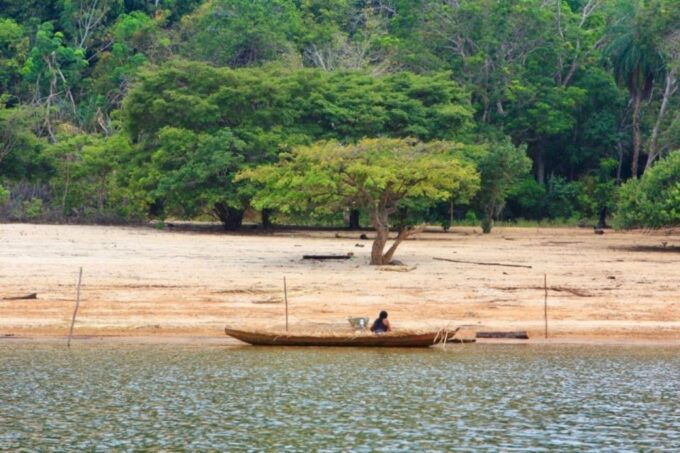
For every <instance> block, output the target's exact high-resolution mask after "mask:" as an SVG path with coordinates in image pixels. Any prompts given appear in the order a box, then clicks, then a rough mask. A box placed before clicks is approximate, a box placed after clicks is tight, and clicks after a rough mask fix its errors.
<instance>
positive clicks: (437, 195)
mask: <svg viewBox="0 0 680 453" xmlns="http://www.w3.org/2000/svg"><path fill="white" fill-rule="evenodd" d="M455 148H456V145H454V144H453V143H450V142H430V143H422V142H419V141H417V140H414V139H408V138H407V139H388V138H382V139H364V140H360V141H359V142H357V143H356V144H351V145H342V144H339V143H337V142H320V143H316V144H314V145H311V146H302V147H298V148H295V150H293V152H292V153H290V154H284V155H282V156H281V159H280V160H279V162H277V163H276V164H270V165H265V166H261V167H258V168H255V169H252V170H246V171H244V172H242V173H241V175H240V176H239V178H240V179H249V180H252V181H254V182H256V183H259V184H261V185H262V189H261V190H260V191H259V192H258V193H257V194H256V196H255V199H254V200H253V204H254V205H255V206H257V207H260V208H267V207H272V208H273V207H276V208H277V209H279V210H281V211H284V212H300V211H302V212H312V211H321V212H328V211H331V212H332V211H337V210H341V209H344V208H347V207H361V208H364V209H366V211H367V212H368V213H369V216H370V219H371V225H372V226H373V228H374V229H375V232H376V238H375V240H374V241H373V247H372V249H371V264H376V265H383V264H388V263H390V261H392V258H393V256H394V253H395V252H396V250H397V247H398V246H399V244H400V243H401V242H402V241H404V240H405V239H406V238H408V237H409V236H410V235H412V234H413V233H415V232H416V231H418V229H417V225H413V224H402V225H400V226H399V231H398V234H397V237H396V238H395V240H394V242H393V244H392V245H391V246H390V247H389V248H388V249H387V250H385V247H386V244H387V242H388V238H389V232H390V227H391V226H392V223H391V216H392V215H393V214H395V213H397V211H398V210H399V209H400V208H404V207H407V206H408V205H409V204H412V203H415V202H420V205H421V207H422V204H423V203H425V204H434V203H435V202H437V201H442V200H445V199H448V198H451V196H452V195H455V196H456V198H458V199H465V198H469V197H471V196H472V195H473V194H474V193H475V191H476V190H477V189H478V187H479V176H478V174H477V172H476V170H475V168H474V166H473V165H471V164H469V163H466V162H465V161H464V160H462V159H460V158H458V157H456V155H455V153H454V149H455Z"/></svg>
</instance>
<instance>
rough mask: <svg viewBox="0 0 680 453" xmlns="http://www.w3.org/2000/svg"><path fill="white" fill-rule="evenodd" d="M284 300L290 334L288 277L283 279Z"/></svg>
mask: <svg viewBox="0 0 680 453" xmlns="http://www.w3.org/2000/svg"><path fill="white" fill-rule="evenodd" d="M283 298H284V300H285V301H286V332H288V287H287V286H286V277H283Z"/></svg>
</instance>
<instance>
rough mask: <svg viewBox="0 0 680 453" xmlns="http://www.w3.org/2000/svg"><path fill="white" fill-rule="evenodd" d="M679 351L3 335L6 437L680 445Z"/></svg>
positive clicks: (306, 444) (50, 442)
mask: <svg viewBox="0 0 680 453" xmlns="http://www.w3.org/2000/svg"><path fill="white" fill-rule="evenodd" d="M679 352H680V350H678V349H677V348H656V347H639V348H633V347H611V346H610V347H575V346H556V347H546V346H482V345H476V346H471V345H467V346H464V345H461V346H458V347H455V348H450V349H448V350H447V351H441V350H425V351H408V350H361V349H276V348H251V347H244V348H231V349H229V348H224V347H210V346H176V345H168V346H157V345H153V346H152V345H146V346H131V345H111V344H107V345H97V346H94V345H78V346H77V347H76V348H74V349H72V350H71V351H70V352H69V351H67V350H65V349H64V348H63V346H61V345H60V346H55V345H29V344H0V391H1V393H0V450H4V449H18V448H22V447H26V448H40V449H77V450H83V449H87V450H92V449H97V450H109V449H112V448H118V449H131V448H139V449H152V450H153V449H169V450H177V449H185V448H188V449H220V450H234V449H236V450H238V449H267V450H279V449H285V448H289V449H295V450H309V449H315V450H317V449H330V450H348V449H352V450H356V451H369V450H371V451H375V450H385V451H387V450H389V451H393V450H415V449H425V450H455V449H463V450H469V449H480V448H492V449H499V448H500V449H510V448H521V449H542V448H552V449H555V448H558V449H561V450H564V449H567V450H569V449H579V450H580V449H587V448H592V449H612V450H621V449H636V450H637V449H644V450H647V449H676V450H677V449H678V448H680V403H679V402H678V396H679V395H680V382H679V380H678V376H680V354H679Z"/></svg>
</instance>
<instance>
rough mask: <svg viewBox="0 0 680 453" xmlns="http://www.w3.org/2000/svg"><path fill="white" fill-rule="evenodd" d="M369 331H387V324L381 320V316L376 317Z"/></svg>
mask: <svg viewBox="0 0 680 453" xmlns="http://www.w3.org/2000/svg"><path fill="white" fill-rule="evenodd" d="M371 332H375V333H381V332H387V326H386V325H385V323H384V322H383V319H382V318H378V319H376V320H375V321H373V325H372V326H371Z"/></svg>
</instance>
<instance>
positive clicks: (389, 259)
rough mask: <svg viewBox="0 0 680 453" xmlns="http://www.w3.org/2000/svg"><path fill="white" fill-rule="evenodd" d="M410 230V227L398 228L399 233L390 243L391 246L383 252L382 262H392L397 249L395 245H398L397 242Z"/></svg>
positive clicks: (404, 237) (400, 241) (409, 232)
mask: <svg viewBox="0 0 680 453" xmlns="http://www.w3.org/2000/svg"><path fill="white" fill-rule="evenodd" d="M412 232H413V230H410V229H403V230H399V234H398V235H397V238H396V239H395V240H394V242H393V243H392V246H391V247H390V248H389V249H388V250H387V253H385V254H384V255H383V257H382V262H383V264H390V262H392V258H393V257H394V253H395V252H396V251H397V247H399V244H401V243H402V242H403V241H404V240H405V239H406V238H407V237H408V236H409V234H411V233H412Z"/></svg>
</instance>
